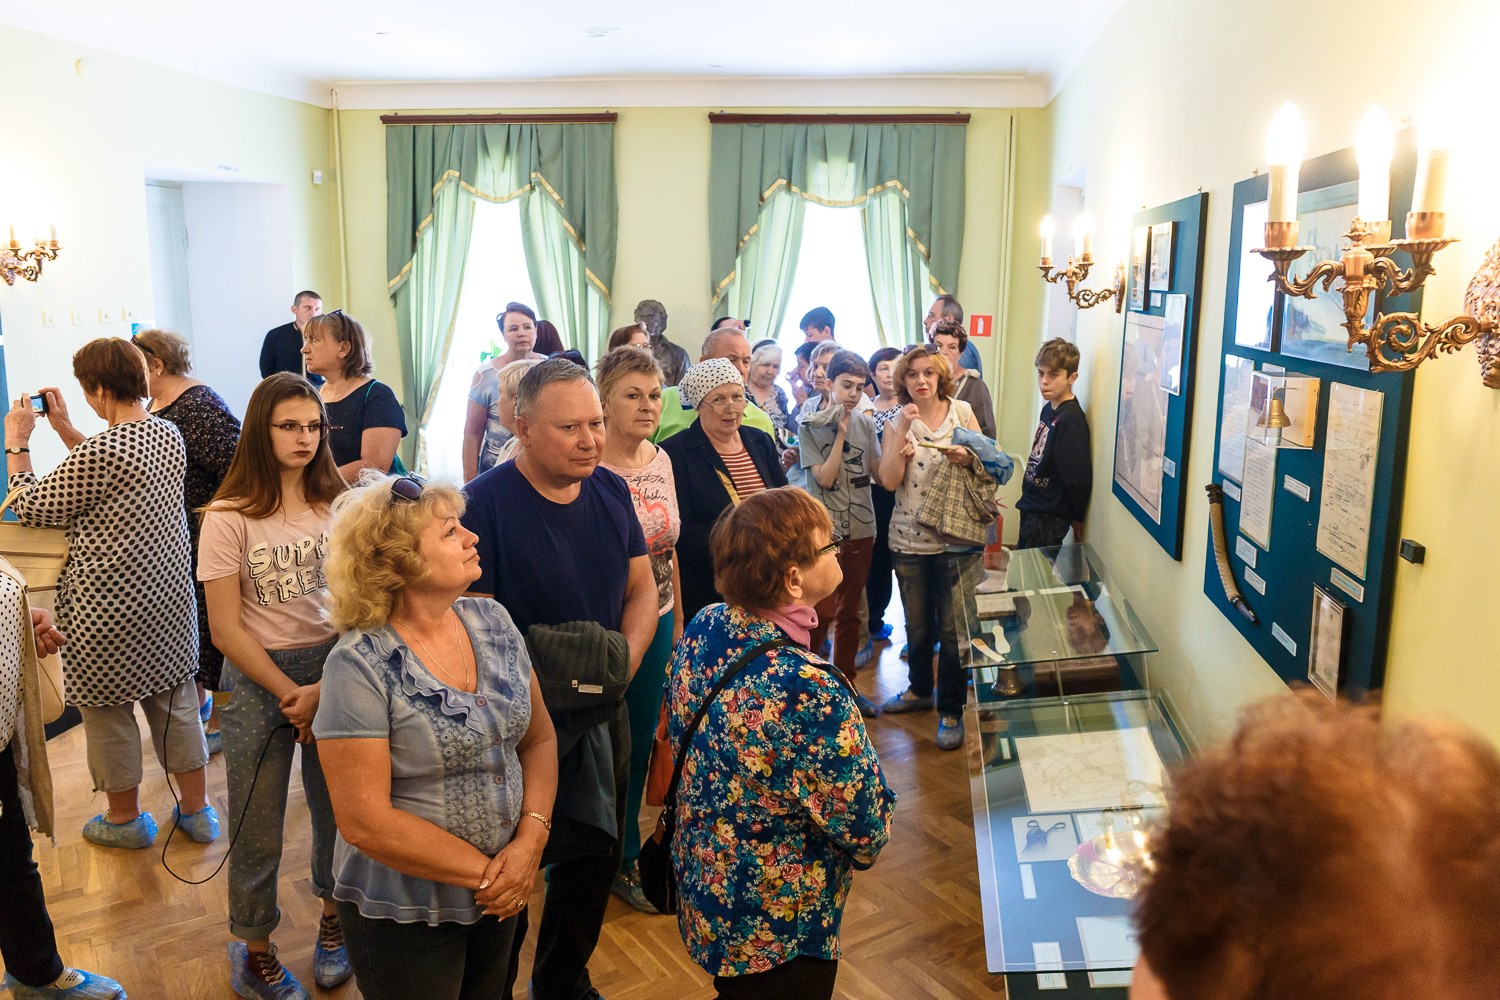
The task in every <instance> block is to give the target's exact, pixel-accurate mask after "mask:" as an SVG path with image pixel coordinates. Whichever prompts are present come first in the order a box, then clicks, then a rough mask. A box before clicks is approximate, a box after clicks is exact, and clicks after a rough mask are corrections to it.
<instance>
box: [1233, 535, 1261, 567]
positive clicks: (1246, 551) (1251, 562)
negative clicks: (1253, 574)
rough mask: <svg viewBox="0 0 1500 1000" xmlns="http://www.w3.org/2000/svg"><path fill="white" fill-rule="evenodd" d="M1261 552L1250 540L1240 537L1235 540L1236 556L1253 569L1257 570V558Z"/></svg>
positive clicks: (1237, 536)
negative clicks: (1257, 554)
mask: <svg viewBox="0 0 1500 1000" xmlns="http://www.w3.org/2000/svg"><path fill="white" fill-rule="evenodd" d="M1258 551H1259V550H1258V549H1256V547H1255V546H1254V545H1251V544H1250V540H1249V539H1248V538H1245V537H1243V536H1240V535H1236V536H1235V539H1234V554H1235V555H1237V556H1239V557H1240V558H1241V559H1243V560H1244V561H1245V565H1246V566H1249V567H1250V568H1251V569H1254V568H1255V556H1256V553H1257V552H1258Z"/></svg>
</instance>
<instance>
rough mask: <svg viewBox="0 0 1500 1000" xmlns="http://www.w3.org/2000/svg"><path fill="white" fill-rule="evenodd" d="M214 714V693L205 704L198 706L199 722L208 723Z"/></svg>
mask: <svg viewBox="0 0 1500 1000" xmlns="http://www.w3.org/2000/svg"><path fill="white" fill-rule="evenodd" d="M213 714H214V696H213V694H212V693H210V694H209V696H208V698H207V699H205V700H204V702H203V704H201V705H199V706H198V721H199V722H207V721H208V720H209V719H210V718H212V717H213Z"/></svg>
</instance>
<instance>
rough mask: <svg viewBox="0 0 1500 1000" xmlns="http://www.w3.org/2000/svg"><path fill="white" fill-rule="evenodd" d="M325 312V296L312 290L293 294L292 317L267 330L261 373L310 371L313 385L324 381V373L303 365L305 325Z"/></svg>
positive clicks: (299, 372)
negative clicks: (312, 373) (317, 372)
mask: <svg viewBox="0 0 1500 1000" xmlns="http://www.w3.org/2000/svg"><path fill="white" fill-rule="evenodd" d="M321 315H323V296H321V295H319V294H318V293H317V292H314V291H311V290H305V291H301V292H298V293H297V294H296V295H295V296H294V297H293V298H292V321H291V322H290V323H287V324H286V325H285V326H278V327H277V328H276V329H274V330H271V331H268V332H267V333H266V340H265V343H263V344H262V345H261V348H260V377H261V378H269V377H270V376H271V375H274V374H276V373H277V372H294V373H295V374H297V375H306V376H307V380H308V381H309V382H311V383H312V384H313V385H322V384H323V376H321V375H308V374H307V372H306V371H304V370H303V368H302V328H303V327H304V326H306V325H307V321H308V320H310V319H312V318H313V317H314V316H321Z"/></svg>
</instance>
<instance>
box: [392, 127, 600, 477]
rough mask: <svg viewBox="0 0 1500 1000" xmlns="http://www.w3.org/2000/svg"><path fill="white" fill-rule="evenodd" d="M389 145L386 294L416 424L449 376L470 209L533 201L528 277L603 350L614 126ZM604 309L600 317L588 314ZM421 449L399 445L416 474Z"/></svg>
mask: <svg viewBox="0 0 1500 1000" xmlns="http://www.w3.org/2000/svg"><path fill="white" fill-rule="evenodd" d="M385 137H386V198H387V213H386V217H387V230H386V271H387V278H388V286H387V291H388V293H389V295H390V297H391V301H392V302H393V303H394V304H395V307H396V335H397V339H398V341H399V346H400V352H401V375H402V381H403V393H402V404H403V405H404V406H405V408H406V413H407V416H408V418H409V419H415V420H416V421H417V423H418V424H419V425H420V424H421V423H422V422H423V421H424V420H425V419H426V416H427V412H428V408H429V406H430V405H431V400H432V396H433V393H434V391H435V390H436V387H437V386H436V382H437V379H438V377H439V376H440V375H441V373H442V370H443V363H444V361H445V359H446V355H447V350H448V345H449V342H450V338H451V333H452V331H451V327H452V324H453V315H454V312H455V310H456V309H457V307H458V297H459V293H460V292H461V291H462V286H463V268H464V259H465V257H466V255H467V251H468V244H469V232H470V229H471V228H472V222H473V205H472V199H473V198H483V199H485V200H487V201H495V202H504V201H510V200H511V199H513V198H522V199H524V200H525V204H523V206H522V209H523V210H522V213H521V215H522V226H523V233H526V234H527V235H526V236H525V237H524V238H525V241H526V244H527V250H526V254H527V266H528V268H529V269H531V270H532V272H533V280H535V281H537V282H538V284H541V285H545V286H547V287H546V291H545V293H543V294H544V295H545V296H546V297H550V298H551V299H552V300H553V301H552V302H551V303H548V302H546V301H544V302H542V303H539V304H540V305H542V307H543V313H542V314H543V315H546V310H547V308H548V307H549V305H550V307H551V308H554V309H556V310H559V311H560V314H565V315H567V316H568V317H570V319H569V320H568V321H567V322H568V323H573V324H576V325H574V326H572V328H570V327H569V326H568V325H564V323H559V324H558V326H559V328H560V329H561V330H562V332H563V335H564V336H565V337H567V338H569V339H571V340H573V341H574V342H575V343H579V344H580V346H582V344H583V343H588V342H589V341H592V340H599V341H601V342H602V335H600V334H598V333H596V332H594V326H595V325H596V324H598V323H600V322H603V323H607V322H608V321H607V318H606V319H603V320H600V319H597V318H595V316H596V314H597V315H602V314H603V313H605V312H606V311H607V310H606V309H605V308H604V306H607V304H608V302H609V296H610V283H611V282H612V281H613V280H614V270H615V236H616V226H617V222H618V216H619V211H618V205H617V203H616V193H615V161H614V126H613V125H612V124H609V123H602V124H560V125H525V124H517V125H389V126H387V127H386V130H385ZM544 204H550V205H551V206H552V209H553V211H552V212H551V213H550V216H549V215H548V213H547V212H545V211H543V209H542V207H541V206H542V205H544ZM528 227H529V229H528ZM533 248H535V250H536V252H535V254H534V253H533ZM538 260H542V261H544V263H542V264H541V265H540V266H539V265H538V263H537V261H538ZM559 260H561V261H565V264H564V265H563V266H562V267H558V265H557V261H559ZM596 299H597V300H600V301H602V303H603V304H604V306H599V305H591V304H590V303H591V302H593V301H594V300H596ZM418 437H419V435H409V436H408V437H407V439H406V441H405V442H404V443H403V451H404V455H405V458H406V459H407V461H408V462H410V463H413V465H412V467H413V468H419V467H420V465H419V462H420V459H419V457H418V455H417V438H418Z"/></svg>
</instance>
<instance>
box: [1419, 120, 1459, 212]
mask: <svg viewBox="0 0 1500 1000" xmlns="http://www.w3.org/2000/svg"><path fill="white" fill-rule="evenodd" d="M1451 136H1452V133H1451V131H1450V121H1449V116H1448V114H1447V109H1446V107H1445V106H1444V105H1441V104H1433V105H1430V106H1428V107H1427V108H1424V109H1423V111H1422V117H1421V120H1420V124H1419V125H1418V127H1417V179H1416V183H1415V184H1414V185H1413V186H1412V194H1411V210H1412V211H1413V212H1441V211H1443V203H1444V202H1446V201H1447V200H1448V161H1449V155H1450V145H1451Z"/></svg>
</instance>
